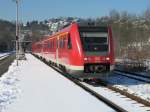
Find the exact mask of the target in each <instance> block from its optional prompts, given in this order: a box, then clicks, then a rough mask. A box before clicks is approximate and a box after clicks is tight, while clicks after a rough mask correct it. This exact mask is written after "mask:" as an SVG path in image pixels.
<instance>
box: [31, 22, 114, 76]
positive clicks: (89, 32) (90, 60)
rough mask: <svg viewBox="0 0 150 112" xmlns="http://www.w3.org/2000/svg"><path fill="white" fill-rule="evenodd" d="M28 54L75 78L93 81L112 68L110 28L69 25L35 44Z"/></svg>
mask: <svg viewBox="0 0 150 112" xmlns="http://www.w3.org/2000/svg"><path fill="white" fill-rule="evenodd" d="M32 52H33V54H35V55H38V56H40V57H42V58H44V59H45V60H46V61H48V62H49V63H51V64H53V65H55V66H57V67H60V68H61V69H63V70H66V71H67V72H68V73H69V74H70V75H72V76H73V77H76V78H94V77H97V76H100V75H101V74H104V73H107V72H110V71H111V70H113V68H114V46H113V38H112V30H111V27H108V26H107V27H106V26H95V25H89V24H79V23H72V24H70V25H69V26H68V27H66V28H64V29H62V30H61V31H59V32H58V33H56V34H54V35H52V36H49V37H47V38H46V39H44V40H42V41H39V42H36V43H34V44H33V45H32Z"/></svg>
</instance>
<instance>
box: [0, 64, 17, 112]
mask: <svg viewBox="0 0 150 112" xmlns="http://www.w3.org/2000/svg"><path fill="white" fill-rule="evenodd" d="M18 74H19V69H18V68H16V65H15V62H14V63H12V64H11V66H10V67H9V69H8V72H7V73H5V74H3V76H2V77H1V78H0V112H2V110H4V109H5V108H6V106H7V105H8V104H11V103H12V102H13V101H14V99H16V97H17V94H18V93H19V88H18V87H17V82H18V81H19V80H18Z"/></svg>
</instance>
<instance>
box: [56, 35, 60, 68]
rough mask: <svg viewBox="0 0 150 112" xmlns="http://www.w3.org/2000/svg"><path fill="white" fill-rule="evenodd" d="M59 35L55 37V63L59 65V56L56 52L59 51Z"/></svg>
mask: <svg viewBox="0 0 150 112" xmlns="http://www.w3.org/2000/svg"><path fill="white" fill-rule="evenodd" d="M58 50H59V36H57V39H56V65H57V66H58V65H59V56H58V53H59V51H58Z"/></svg>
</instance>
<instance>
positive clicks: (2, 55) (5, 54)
mask: <svg viewBox="0 0 150 112" xmlns="http://www.w3.org/2000/svg"><path fill="white" fill-rule="evenodd" d="M10 53H11V52H7V53H0V60H2V59H4V58H6V57H7V56H9V54H10Z"/></svg>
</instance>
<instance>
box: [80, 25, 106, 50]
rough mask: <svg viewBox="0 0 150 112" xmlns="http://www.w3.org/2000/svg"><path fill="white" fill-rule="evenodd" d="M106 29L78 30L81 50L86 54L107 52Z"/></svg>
mask: <svg viewBox="0 0 150 112" xmlns="http://www.w3.org/2000/svg"><path fill="white" fill-rule="evenodd" d="M107 32H108V31H107V28H103V29H101V28H90V27H89V28H88V29H87V28H86V30H83V28H82V29H80V38H81V42H82V46H83V50H84V51H86V52H99V53H100V52H101V53H102V52H105V53H106V52H108V33H107Z"/></svg>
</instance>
